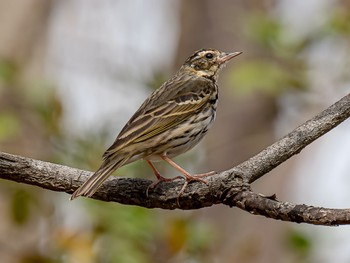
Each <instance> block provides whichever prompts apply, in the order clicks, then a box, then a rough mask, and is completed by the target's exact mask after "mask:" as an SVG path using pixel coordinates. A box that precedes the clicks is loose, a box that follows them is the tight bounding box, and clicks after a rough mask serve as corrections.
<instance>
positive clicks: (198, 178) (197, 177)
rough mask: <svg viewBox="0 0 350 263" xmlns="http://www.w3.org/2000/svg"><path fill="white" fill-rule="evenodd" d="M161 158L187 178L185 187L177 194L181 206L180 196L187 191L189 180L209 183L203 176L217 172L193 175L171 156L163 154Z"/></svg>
mask: <svg viewBox="0 0 350 263" xmlns="http://www.w3.org/2000/svg"><path fill="white" fill-rule="evenodd" d="M161 158H162V159H163V160H164V161H166V162H167V163H168V164H170V165H171V166H172V167H174V168H175V169H176V170H178V171H179V172H181V173H182V174H183V175H184V176H185V178H186V182H185V184H184V185H183V187H182V188H181V190H180V193H179V195H178V196H177V205H178V206H179V207H180V203H179V198H180V196H181V195H182V194H183V192H184V191H185V189H186V187H187V185H188V183H189V182H191V181H199V182H202V183H205V184H208V181H207V180H204V179H202V177H207V176H211V175H214V174H216V172H214V171H211V172H208V173H203V174H195V175H191V174H190V173H189V172H187V171H186V170H185V169H183V168H182V167H181V166H179V165H178V164H177V163H175V162H174V161H173V160H171V159H170V158H169V157H167V156H165V155H163V156H161Z"/></svg>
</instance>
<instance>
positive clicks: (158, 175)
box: [146, 160, 182, 197]
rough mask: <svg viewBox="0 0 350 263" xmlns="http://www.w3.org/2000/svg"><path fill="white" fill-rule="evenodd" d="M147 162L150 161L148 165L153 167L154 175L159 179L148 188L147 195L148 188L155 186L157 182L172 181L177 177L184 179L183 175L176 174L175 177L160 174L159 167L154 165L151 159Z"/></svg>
mask: <svg viewBox="0 0 350 263" xmlns="http://www.w3.org/2000/svg"><path fill="white" fill-rule="evenodd" d="M146 162H147V163H148V165H149V166H150V167H151V169H152V171H153V173H154V175H155V176H156V177H157V181H154V182H153V183H151V184H150V185H149V186H148V187H147V190H146V196H147V197H148V190H149V189H150V188H154V187H155V186H156V185H157V184H159V183H160V182H171V181H174V180H176V179H182V177H181V176H176V177H174V178H165V177H163V176H161V175H160V173H159V172H158V170H157V168H156V167H155V166H154V165H153V163H152V162H151V161H149V160H146Z"/></svg>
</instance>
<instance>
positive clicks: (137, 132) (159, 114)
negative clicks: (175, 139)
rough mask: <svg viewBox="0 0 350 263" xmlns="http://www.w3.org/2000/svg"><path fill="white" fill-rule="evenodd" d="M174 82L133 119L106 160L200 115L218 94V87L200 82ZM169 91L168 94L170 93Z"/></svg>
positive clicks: (159, 92) (153, 95)
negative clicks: (199, 111)
mask: <svg viewBox="0 0 350 263" xmlns="http://www.w3.org/2000/svg"><path fill="white" fill-rule="evenodd" d="M180 80H181V78H179V79H175V80H174V79H173V80H172V81H169V82H167V83H165V84H164V85H163V86H162V87H160V88H159V89H158V90H156V91H154V92H153V93H152V94H151V95H150V96H149V97H148V98H147V99H146V101H145V102H144V103H143V104H142V105H141V107H140V108H139V109H138V111H137V112H136V113H135V114H134V115H133V116H132V117H131V119H130V120H129V121H128V123H127V124H126V125H125V127H124V128H123V129H122V131H121V132H120V133H119V135H118V137H117V139H116V140H115V142H114V143H113V145H112V146H111V147H110V148H109V149H108V150H107V151H106V152H105V153H104V155H103V158H104V159H106V158H107V157H108V156H110V155H112V154H114V153H115V152H117V151H119V150H121V149H122V148H124V147H126V146H129V145H130V144H132V143H138V142H142V141H145V140H147V139H150V138H152V137H154V136H157V135H159V134H161V133H163V132H166V131H167V130H169V129H170V128H172V127H174V126H176V125H178V124H179V123H181V122H183V121H184V120H186V119H187V118H189V117H190V116H192V114H193V113H194V112H196V111H198V110H199V109H200V108H201V107H203V105H205V103H206V102H207V100H208V99H209V98H210V95H211V94H212V93H213V92H214V91H215V84H213V83H211V82H209V81H208V80H206V79H203V78H198V79H194V80H193V79H192V80H191V81H184V80H182V81H180ZM168 91H169V92H168Z"/></svg>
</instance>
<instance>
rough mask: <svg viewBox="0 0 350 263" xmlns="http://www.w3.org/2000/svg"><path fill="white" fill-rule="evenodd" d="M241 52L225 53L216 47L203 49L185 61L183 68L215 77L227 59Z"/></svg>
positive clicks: (202, 75) (203, 75) (207, 76)
mask: <svg viewBox="0 0 350 263" xmlns="http://www.w3.org/2000/svg"><path fill="white" fill-rule="evenodd" d="M241 53H242V52H233V53H225V52H221V51H219V50H216V49H201V50H198V51H196V52H195V53H194V54H193V55H192V56H190V57H189V58H188V59H187V60H186V61H185V64H184V66H183V69H185V70H190V71H192V72H193V73H195V74H196V75H197V76H201V77H206V78H212V77H214V78H215V77H217V73H218V72H219V70H220V69H221V68H222V67H223V66H224V65H225V64H226V62H227V61H229V60H230V59H231V58H234V57H236V56H238V55H239V54H241Z"/></svg>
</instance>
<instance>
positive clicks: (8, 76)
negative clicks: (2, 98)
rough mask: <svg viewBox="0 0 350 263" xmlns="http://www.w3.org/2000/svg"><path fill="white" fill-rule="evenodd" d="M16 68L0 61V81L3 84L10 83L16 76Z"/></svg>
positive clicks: (12, 64) (2, 60)
mask: <svg viewBox="0 0 350 263" xmlns="http://www.w3.org/2000/svg"><path fill="white" fill-rule="evenodd" d="M17 72H18V68H17V67H16V65H15V64H14V63H12V62H11V61H9V60H5V59H0V80H2V81H3V82H4V83H10V82H12V81H13V80H14V79H15V78H16V75H17Z"/></svg>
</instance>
